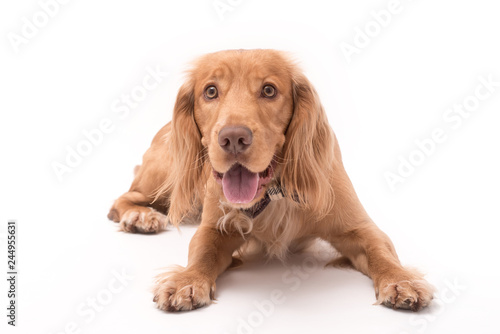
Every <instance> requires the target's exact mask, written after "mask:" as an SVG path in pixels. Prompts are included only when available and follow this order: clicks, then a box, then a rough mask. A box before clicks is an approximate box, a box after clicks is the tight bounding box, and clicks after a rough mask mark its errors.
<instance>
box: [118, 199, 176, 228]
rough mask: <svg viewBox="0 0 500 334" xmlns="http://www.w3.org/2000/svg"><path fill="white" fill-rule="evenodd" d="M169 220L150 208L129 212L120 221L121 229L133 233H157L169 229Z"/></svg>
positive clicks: (140, 208) (134, 209)
mask: <svg viewBox="0 0 500 334" xmlns="http://www.w3.org/2000/svg"><path fill="white" fill-rule="evenodd" d="M167 224H168V218H167V216H165V215H164V214H161V213H160V212H158V211H156V210H155V209H153V208H149V207H139V206H138V207H136V208H133V209H130V210H128V211H127V212H125V214H124V215H123V217H122V219H121V220H120V229H121V230H122V231H125V232H131V233H156V232H159V231H161V230H163V229H164V228H166V227H167Z"/></svg>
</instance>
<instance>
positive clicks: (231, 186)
mask: <svg viewBox="0 0 500 334" xmlns="http://www.w3.org/2000/svg"><path fill="white" fill-rule="evenodd" d="M258 186H259V174H257V173H252V172H251V171H249V170H248V169H246V168H245V167H243V166H242V165H240V164H236V165H234V166H233V167H231V169H230V170H228V171H227V172H225V173H224V176H223V177H222V190H223V191H224V196H226V198H227V200H228V201H229V202H231V203H249V202H251V201H252V200H253V199H254V197H255V195H256V194H257V187H258Z"/></svg>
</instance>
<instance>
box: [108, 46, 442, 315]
mask: <svg viewBox="0 0 500 334" xmlns="http://www.w3.org/2000/svg"><path fill="white" fill-rule="evenodd" d="M108 217H109V218H110V219H111V220H113V221H115V222H119V223H120V227H121V229H122V230H124V231H128V232H141V233H151V232H157V231H159V230H161V229H163V228H165V227H166V225H167V223H168V222H170V223H171V224H173V225H174V226H177V225H178V224H179V223H180V222H181V221H182V220H185V219H189V218H190V217H191V219H198V220H199V219H201V224H200V226H199V227H198V229H197V231H196V233H195V235H194V237H193V239H192V240H191V243H190V245H189V257H188V266H187V267H186V268H183V267H178V268H177V269H175V270H173V271H170V272H168V273H165V274H164V275H160V276H159V277H158V278H157V281H156V283H155V284H156V285H155V288H154V302H156V304H157V306H158V307H159V308H160V309H162V310H166V311H182V310H192V309H196V308H199V307H202V306H204V305H207V304H210V303H211V301H212V300H213V299H214V291H215V281H216V279H217V277H218V276H219V275H220V274H221V273H223V272H224V271H225V270H226V269H227V268H228V267H229V266H230V265H231V264H232V263H233V261H236V260H235V258H233V254H236V252H237V251H241V250H242V249H244V247H246V246H247V245H248V244H249V243H253V244H254V245H258V246H259V247H260V248H261V249H262V250H263V251H264V252H265V253H266V254H267V255H268V256H270V257H277V258H280V259H284V258H285V257H286V255H287V253H289V252H290V251H291V250H293V249H300V247H301V246H303V245H305V244H307V243H308V242H310V241H311V240H314V239H317V238H320V239H323V240H325V241H327V242H329V243H331V245H333V246H334V247H335V249H336V250H337V251H338V252H340V253H341V254H342V256H341V257H339V258H336V259H333V260H332V261H331V262H330V264H331V265H334V266H343V267H353V268H355V269H357V270H359V271H360V272H362V273H364V274H365V275H367V276H369V277H371V279H372V280H373V283H374V286H375V293H376V297H377V303H378V304H384V305H387V306H390V307H393V308H402V309H411V310H414V311H416V310H419V309H421V308H422V307H425V306H426V305H428V304H429V302H430V301H431V299H432V296H433V289H432V286H431V285H430V284H429V283H427V282H426V281H425V280H424V279H423V276H422V275H421V274H419V273H418V272H415V271H412V270H409V269H406V268H404V267H403V266H402V265H401V264H400V262H399V259H398V256H397V254H396V251H395V250H394V246H393V244H392V242H391V240H390V239H389V238H388V237H387V235H386V234H384V233H383V232H382V231H381V230H380V229H378V228H377V226H376V225H375V224H374V223H373V221H372V220H371V219H370V217H369V216H368V214H367V213H366V212H365V210H364V209H363V206H362V205H361V203H360V202H359V200H358V197H357V196H356V193H355V191H354V188H353V186H352V184H351V182H350V180H349V177H348V176H347V174H346V172H345V170H344V166H343V164H342V158H341V153H340V148H339V145H338V143H337V140H336V138H335V135H334V133H333V131H332V129H331V128H330V125H329V124H328V120H327V117H326V114H325V112H324V110H323V107H322V106H321V103H320V100H319V97H318V94H317V93H316V91H315V90H314V88H313V87H312V85H311V83H310V82H309V81H308V79H307V78H306V77H305V76H304V75H303V74H302V73H301V72H300V70H299V69H298V68H297V66H296V65H295V64H294V63H293V62H292V61H291V60H290V59H289V57H287V56H286V55H285V54H284V53H282V52H279V51H275V50H229V51H221V52H216V53H212V54H207V55H205V56H203V57H201V58H200V59H198V60H197V61H196V62H195V64H194V66H193V68H192V69H191V71H190V72H189V75H188V78H187V81H186V82H185V84H184V85H183V86H182V87H181V88H180V90H179V93H178V95H177V100H176V103H175V107H174V112H173V117H172V122H170V123H168V124H167V125H165V126H164V127H163V128H162V129H161V130H160V131H159V132H158V134H156V136H155V137H154V139H153V142H152V144H151V147H150V148H149V150H148V151H147V152H146V153H145V154H144V157H143V164H142V165H141V166H139V167H137V168H136V175H135V179H134V181H133V183H132V186H131V187H130V190H129V191H128V192H127V193H125V194H123V195H122V196H121V197H120V198H118V199H117V200H116V201H115V203H114V204H113V206H112V208H111V210H110V213H109V215H108ZM200 217H201V218H200Z"/></svg>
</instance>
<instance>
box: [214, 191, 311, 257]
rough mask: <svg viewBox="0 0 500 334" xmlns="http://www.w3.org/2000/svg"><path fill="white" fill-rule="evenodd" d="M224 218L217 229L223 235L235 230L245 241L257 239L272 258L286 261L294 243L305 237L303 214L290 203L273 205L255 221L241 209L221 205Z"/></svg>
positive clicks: (278, 201)
mask: <svg viewBox="0 0 500 334" xmlns="http://www.w3.org/2000/svg"><path fill="white" fill-rule="evenodd" d="M221 208H222V210H224V212H225V215H224V216H223V217H222V218H221V220H219V222H218V224H217V226H218V228H219V229H221V230H222V231H227V230H228V229H229V228H231V229H236V230H237V231H238V232H239V233H241V234H242V235H243V236H244V237H245V239H246V240H251V239H254V240H255V241H257V242H258V244H260V245H261V246H262V248H263V250H264V252H265V253H266V254H267V255H268V256H269V257H276V258H278V259H281V260H283V259H285V258H286V256H287V254H288V253H289V251H290V250H291V248H293V246H295V245H294V241H296V240H298V239H300V238H302V236H303V235H304V232H305V231H304V230H303V226H302V225H303V224H301V222H300V220H302V219H304V217H303V214H302V212H301V210H299V209H297V208H296V207H295V205H294V204H293V203H292V202H291V201H290V200H288V199H285V198H283V199H280V200H276V201H271V202H270V203H269V205H268V206H267V207H266V208H265V209H264V211H263V212H262V213H260V214H259V215H258V216H257V217H256V218H253V219H252V218H250V217H248V215H246V214H245V213H244V212H242V211H241V210H238V209H233V208H230V207H229V206H227V205H224V204H221Z"/></svg>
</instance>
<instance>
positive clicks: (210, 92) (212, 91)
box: [205, 86, 219, 99]
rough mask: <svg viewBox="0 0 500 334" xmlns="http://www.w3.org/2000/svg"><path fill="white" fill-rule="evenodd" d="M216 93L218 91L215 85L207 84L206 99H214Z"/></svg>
mask: <svg viewBox="0 0 500 334" xmlns="http://www.w3.org/2000/svg"><path fill="white" fill-rule="evenodd" d="M218 95H219V93H218V92H217V87H215V86H208V87H207V88H206V89H205V96H206V97H207V99H215V98H216V97H217V96H218Z"/></svg>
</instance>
